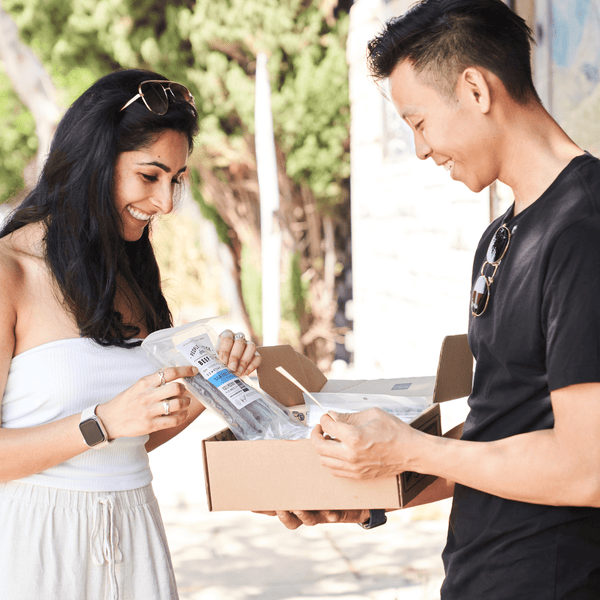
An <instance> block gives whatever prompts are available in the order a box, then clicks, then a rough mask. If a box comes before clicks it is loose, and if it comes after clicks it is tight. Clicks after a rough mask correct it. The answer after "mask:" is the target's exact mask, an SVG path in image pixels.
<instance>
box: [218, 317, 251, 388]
mask: <svg viewBox="0 0 600 600" xmlns="http://www.w3.org/2000/svg"><path fill="white" fill-rule="evenodd" d="M217 352H218V353H219V360H220V361H221V362H222V363H223V364H224V365H226V366H227V368H228V369H229V370H230V371H232V372H233V373H235V374H236V375H237V376H238V377H242V376H243V375H250V373H252V372H253V371H254V370H255V369H257V368H258V366H259V365H260V362H261V360H262V357H261V356H260V354H259V353H258V352H257V351H256V344H255V343H254V342H250V341H248V340H246V337H245V336H244V334H243V333H236V334H235V335H234V334H233V331H231V330H230V329H226V330H225V331H223V332H222V333H221V335H219V341H218V343H217Z"/></svg>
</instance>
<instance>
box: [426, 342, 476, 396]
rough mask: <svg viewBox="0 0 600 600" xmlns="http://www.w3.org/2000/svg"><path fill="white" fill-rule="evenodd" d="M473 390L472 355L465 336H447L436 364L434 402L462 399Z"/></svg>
mask: <svg viewBox="0 0 600 600" xmlns="http://www.w3.org/2000/svg"><path fill="white" fill-rule="evenodd" d="M472 389H473V354H471V349H470V348H469V342H468V340H467V335H466V334H463V335H449V336H446V337H445V338H444V341H443V342H442V349H441V350H440V360H439V362H438V369H437V375H436V378H435V388H434V390H433V401H434V402H445V401H446V400H455V399H456V398H464V397H465V396H468V395H469V394H470V393H471V390H472Z"/></svg>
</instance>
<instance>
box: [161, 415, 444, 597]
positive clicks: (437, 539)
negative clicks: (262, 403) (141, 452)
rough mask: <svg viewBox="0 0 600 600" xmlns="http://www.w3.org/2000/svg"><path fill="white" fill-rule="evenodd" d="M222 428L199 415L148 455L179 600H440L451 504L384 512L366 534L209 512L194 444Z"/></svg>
mask: <svg viewBox="0 0 600 600" xmlns="http://www.w3.org/2000/svg"><path fill="white" fill-rule="evenodd" d="M222 428H223V424H222V422H221V421H220V419H219V418H218V417H216V416H214V415H212V414H208V413H204V414H203V415H201V416H200V417H199V419H197V421H196V422H195V423H193V424H192V425H191V426H190V427H189V428H188V429H187V430H186V431H184V432H183V433H182V434H180V435H179V436H178V437H177V438H175V439H173V440H172V441H171V442H169V443H168V444H166V445H165V446H163V447H161V448H158V449H157V450H155V451H154V452H152V453H151V455H150V457H151V465H152V469H153V472H154V489H155V493H156V495H157V497H158V500H159V503H160V505H161V510H162V514H163V520H164V522H165V527H166V531H167V537H168V540H169V545H170V549H171V555H172V559H173V563H174V568H175V575H176V578H177V582H178V587H179V594H180V598H181V600H246V599H260V600H297V599H300V598H302V599H312V600H321V599H335V600H364V599H368V600H439V588H440V585H441V582H442V579H443V567H442V562H441V558H440V555H441V551H442V549H443V547H444V543H445V539H446V529H447V517H448V513H449V501H442V502H439V503H436V504H434V505H430V506H426V507H417V508H412V509H408V510H403V511H396V512H393V513H390V514H389V517H388V523H387V524H386V525H384V526H382V527H379V528H377V529H374V530H370V531H366V530H363V529H361V528H360V527H359V526H358V525H354V524H328V525H319V526H316V527H302V528H300V529H297V530H295V531H289V530H287V529H286V528H285V527H283V525H281V523H280V522H279V520H278V519H276V518H273V517H268V516H265V515H259V514H254V513H250V512H212V513H211V512H209V511H208V509H207V505H206V497H205V489H204V481H203V469H202V445H201V441H202V439H203V438H205V437H208V436H210V435H212V434H213V433H214V432H216V431H218V430H220V429H222Z"/></svg>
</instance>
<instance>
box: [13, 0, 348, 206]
mask: <svg viewBox="0 0 600 600" xmlns="http://www.w3.org/2000/svg"><path fill="white" fill-rule="evenodd" d="M318 4H319V3H318V2H316V1H315V2H314V4H310V3H308V2H306V1H305V0H286V1H285V2H281V1H280V0H219V1H218V2H217V1H215V0H195V1H194V0H173V1H169V2H167V1H166V0H3V8H4V9H5V10H6V11H8V12H9V13H10V14H11V15H12V16H13V18H14V19H15V21H16V23H17V25H18V26H19V31H20V35H21V38H22V39H23V41H24V42H25V43H27V44H29V45H30V46H31V47H32V49H33V50H34V51H35V52H36V54H37V55H38V56H39V57H40V59H41V60H42V61H43V62H44V64H45V65H46V67H47V68H48V70H49V72H50V74H51V76H52V78H53V80H54V81H55V83H56V85H57V86H59V87H61V88H63V89H64V90H65V98H64V102H63V103H64V104H65V105H66V104H69V103H70V102H72V100H73V99H74V98H75V97H77V96H78V95H79V94H80V93H81V92H82V91H83V90H84V89H85V88H86V87H88V86H89V85H90V83H91V82H92V81H94V80H95V79H97V78H98V77H100V76H102V75H104V74H106V73H108V72H110V71H112V70H114V69H116V68H119V67H125V68H131V67H143V68H150V69H153V70H156V71H159V72H161V73H163V74H164V75H166V76H167V77H169V78H173V79H176V80H178V81H181V82H182V83H185V84H187V85H189V87H190V89H191V90H192V93H193V94H194V96H195V97H196V100H197V106H198V110H199V113H200V115H201V117H202V123H201V135H200V138H199V144H200V145H202V146H204V147H206V148H208V149H209V150H210V153H211V155H212V156H214V157H216V162H215V165H216V166H223V165H226V164H228V162H229V161H230V160H234V157H235V160H238V161H239V156H240V154H241V155H242V156H243V159H244V160H245V161H252V160H253V158H252V155H253V148H252V142H251V138H250V136H251V135H252V134H253V133H254V75H255V68H256V56H257V54H258V52H261V51H262V52H266V53H267V55H268V56H269V57H270V62H269V70H270V73H271V87H272V92H273V98H272V105H273V115H274V121H275V136H276V140H277V142H278V143H279V145H280V147H281V148H282V149H283V151H284V152H285V154H286V167H287V171H288V175H289V176H290V177H291V178H292V179H293V180H294V181H296V182H298V183H302V184H305V185H307V186H308V187H309V188H310V189H311V190H312V192H313V194H314V195H315V197H316V198H317V199H318V200H320V201H321V202H324V203H326V204H328V205H332V204H335V203H337V202H338V201H339V200H340V199H341V197H342V190H341V184H342V182H343V180H344V179H346V178H347V177H348V176H349V170H350V167H349V153H348V148H347V140H348V135H349V133H348V132H349V122H350V111H349V98H348V73H347V64H346V58H345V40H346V36H347V28H348V17H347V15H344V16H343V17H342V18H341V19H339V20H338V22H337V24H336V25H335V26H334V27H331V26H329V25H328V24H327V22H326V21H325V18H324V15H323V14H322V12H321V11H320V9H319V7H318Z"/></svg>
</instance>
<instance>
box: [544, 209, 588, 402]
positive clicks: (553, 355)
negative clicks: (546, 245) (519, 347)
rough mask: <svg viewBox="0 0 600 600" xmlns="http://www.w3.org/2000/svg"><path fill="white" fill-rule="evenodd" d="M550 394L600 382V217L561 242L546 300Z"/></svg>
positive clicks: (575, 227)
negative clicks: (574, 386) (577, 385)
mask: <svg viewBox="0 0 600 600" xmlns="http://www.w3.org/2000/svg"><path fill="white" fill-rule="evenodd" d="M542 319H543V322H542V327H543V328H544V331H545V334H546V368H547V372H548V385H549V388H550V391H553V390H557V389H560V388H563V387H566V386H569V385H574V384H578V383H590V382H600V216H597V217H591V218H587V219H584V220H582V221H579V222H578V223H576V224H574V225H572V226H571V227H569V228H568V229H566V230H565V231H564V232H563V233H562V234H561V235H560V237H559V238H558V240H557V242H556V244H555V246H554V248H553V250H552V253H551V255H550V260H549V263H548V270H547V275H546V279H545V283H544V295H543V301H542Z"/></svg>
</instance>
